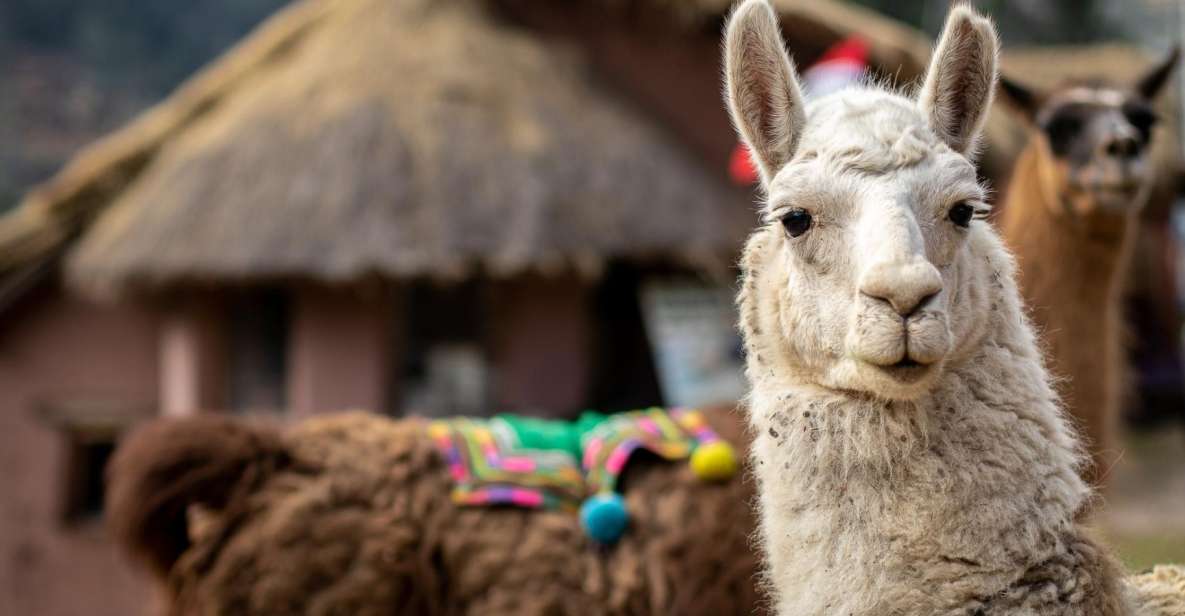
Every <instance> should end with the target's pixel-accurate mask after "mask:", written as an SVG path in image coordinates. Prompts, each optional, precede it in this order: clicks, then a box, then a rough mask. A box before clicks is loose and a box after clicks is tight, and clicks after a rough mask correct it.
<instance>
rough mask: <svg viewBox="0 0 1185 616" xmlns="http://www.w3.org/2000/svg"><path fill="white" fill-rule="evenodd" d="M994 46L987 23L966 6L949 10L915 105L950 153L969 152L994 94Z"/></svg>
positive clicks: (992, 29)
mask: <svg viewBox="0 0 1185 616" xmlns="http://www.w3.org/2000/svg"><path fill="white" fill-rule="evenodd" d="M998 52H999V42H998V40H997V38H996V28H995V26H994V25H992V22H991V20H989V19H987V18H986V17H983V16H982V15H979V14H978V13H976V12H975V10H974V9H972V8H971V7H970V6H968V5H965V4H961V5H957V6H955V7H954V8H952V9H951V11H950V15H949V16H947V18H946V25H945V26H944V27H943V29H942V36H941V38H940V39H939V41H938V46H937V47H936V48H935V49H934V56H933V57H932V58H931V59H930V68H929V69H928V70H927V72H926V81H925V83H924V84H923V85H922V90H921V93H920V94H919V97H918V103H919V104H920V105H921V107H922V111H923V112H924V113H925V114H926V117H927V119H928V120H929V122H930V127H931V128H932V129H933V130H934V132H935V133H937V134H938V137H939V138H941V139H942V140H943V141H945V142H946V144H947V145H949V146H950V147H951V149H953V150H955V151H957V152H961V153H963V154H967V155H970V154H972V153H974V151H975V146H976V143H977V141H978V139H979V134H980V131H982V130H983V124H984V121H985V120H986V119H987V112H988V109H990V108H991V104H992V98H993V95H994V94H995V90H996V77H997V68H996V67H997V55H998Z"/></svg>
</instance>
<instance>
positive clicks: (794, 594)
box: [726, 0, 1185, 616]
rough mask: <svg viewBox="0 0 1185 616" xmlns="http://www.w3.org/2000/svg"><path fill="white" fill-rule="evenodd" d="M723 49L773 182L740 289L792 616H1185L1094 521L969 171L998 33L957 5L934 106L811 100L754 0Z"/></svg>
mask: <svg viewBox="0 0 1185 616" xmlns="http://www.w3.org/2000/svg"><path fill="white" fill-rule="evenodd" d="M726 46H727V47H726V56H727V57H726V79H727V94H728V106H729V110H730V112H731V114H732V117H733V121H734V122H735V124H736V127H737V129H738V131H739V132H740V134H741V137H742V138H743V139H744V141H745V142H746V144H747V145H748V146H749V149H750V151H751V152H752V153H753V157H754V159H755V162H756V163H757V167H758V169H759V171H760V175H761V179H762V186H763V188H764V189H765V192H766V195H767V199H766V202H765V204H764V209H763V214H764V218H765V224H763V225H762V226H761V227H760V228H759V229H758V230H757V231H756V232H755V233H754V234H753V236H752V237H751V238H750V240H749V242H748V245H747V246H746V249H745V255H744V258H743V264H742V265H743V269H744V274H743V284H742V289H741V292H740V297H739V303H740V310H741V327H742V329H743V332H744V336H745V342H746V348H747V351H748V360H747V361H748V375H749V378H750V381H751V383H752V393H751V398H750V401H749V403H750V413H751V419H750V420H751V424H752V427H753V428H754V429H755V431H756V440H755V443H754V447H753V461H754V465H755V471H756V474H757V477H758V481H759V489H760V492H761V527H762V545H763V548H764V550H765V553H766V561H767V569H768V571H767V578H768V583H769V585H770V588H771V590H772V592H773V593H774V596H775V599H776V602H777V608H778V613H780V614H784V615H793V616H809V615H827V616H833V615H843V616H849V615H877V616H885V615H898V614H900V615H910V616H912V615H928V614H951V615H955V614H959V615H973V614H980V615H985V616H986V615H998V614H1009V615H1017V614H1025V615H1034V616H1050V615H1066V616H1069V615H1074V616H1084V615H1087V616H1089V615H1118V614H1142V613H1146V614H1169V613H1180V612H1174V610H1183V609H1185V602H1182V601H1180V600H1179V599H1180V595H1181V592H1185V576H1183V575H1182V574H1181V571H1180V570H1177V569H1160V570H1158V571H1157V572H1156V574H1155V576H1154V577H1155V579H1156V582H1155V584H1158V586H1156V588H1157V589H1158V591H1159V593H1158V594H1155V599H1152V598H1149V597H1151V596H1152V594H1150V593H1146V592H1133V591H1131V590H1130V586H1129V585H1128V583H1126V582H1124V581H1123V580H1122V579H1121V577H1120V574H1119V571H1118V568H1117V567H1116V566H1115V565H1114V564H1113V563H1112V560H1111V559H1110V558H1109V556H1108V555H1107V554H1106V553H1105V552H1104V551H1103V550H1102V549H1101V548H1100V547H1098V545H1097V544H1096V543H1095V542H1094V541H1093V540H1092V539H1091V538H1090V537H1088V536H1087V533H1086V532H1085V531H1084V530H1083V529H1082V528H1081V527H1080V526H1079V525H1078V524H1077V523H1076V517H1077V515H1078V513H1079V512H1080V511H1082V510H1083V508H1084V507H1085V506H1086V503H1087V501H1088V499H1089V498H1090V496H1091V492H1090V489H1089V488H1088V487H1087V486H1086V485H1085V484H1084V483H1083V481H1082V480H1081V479H1080V478H1079V476H1078V474H1077V472H1076V469H1077V467H1078V466H1079V465H1080V464H1081V463H1082V457H1081V455H1080V452H1079V449H1078V445H1077V443H1076V440H1075V437H1074V435H1073V434H1072V433H1071V431H1070V429H1069V428H1068V427H1067V424H1066V421H1065V419H1064V417H1063V415H1062V413H1061V411H1060V410H1059V406H1058V400H1057V397H1056V395H1055V393H1054V391H1053V390H1052V389H1051V387H1050V385H1049V382H1048V377H1047V374H1046V371H1045V368H1044V367H1043V365H1042V358H1041V356H1040V354H1039V352H1038V350H1037V346H1036V344H1035V342H1034V337H1033V334H1032V331H1031V330H1030V327H1029V325H1028V323H1027V322H1026V320H1025V317H1024V315H1023V311H1022V309H1021V303H1020V300H1019V299H1018V295H1017V291H1016V286H1015V283H1014V282H1013V274H1014V272H1013V269H1014V268H1013V263H1012V259H1011V258H1010V256H1009V255H1008V253H1007V251H1006V250H1005V249H1004V247H1003V246H1002V244H1001V242H1000V240H999V238H998V237H997V235H996V234H995V233H994V232H993V231H992V229H991V227H990V226H989V225H988V224H987V223H986V222H982V221H981V218H982V214H984V213H986V210H987V206H986V205H985V203H984V200H985V195H984V189H983V188H982V187H981V186H980V185H979V183H978V182H977V180H976V173H975V167H974V166H973V165H972V163H971V158H972V156H973V154H974V151H975V147H976V142H977V139H978V136H979V133H980V129H981V127H982V124H983V121H984V117H985V115H986V112H987V109H988V107H989V105H990V103H991V101H992V94H993V91H994V89H995V83H996V53H997V42H996V34H995V30H994V28H993V26H992V24H991V23H990V22H989V21H988V20H987V19H984V18H983V17H980V16H978V15H976V14H975V13H974V12H973V11H972V10H971V9H970V8H968V7H966V6H958V7H956V8H955V9H953V10H952V12H951V14H950V16H949V18H948V20H947V23H946V26H945V30H944V32H943V35H942V39H941V41H940V42H939V44H938V47H937V49H936V51H935V53H934V58H933V60H932V63H931V66H930V68H929V72H928V75H927V77H926V81H925V83H924V85H923V86H922V88H921V91H920V94H919V95H918V98H917V100H911V99H908V98H905V97H903V96H901V95H899V94H897V93H894V92H890V91H887V90H885V89H883V88H879V87H861V88H855V89H850V90H846V91H842V92H839V93H835V94H832V95H829V96H827V97H824V98H821V99H819V100H817V101H814V102H812V103H811V104H810V105H804V102H803V98H802V94H801V91H800V87H799V84H798V80H797V77H796V75H795V72H794V68H793V65H792V64H791V62H790V59H789V58H788V56H787V55H786V52H785V48H784V46H783V42H782V39H781V35H780V32H779V27H778V23H777V20H776V17H775V15H774V13H773V11H772V10H771V8H770V7H769V5H768V4H767V3H766V1H765V0H747V1H746V2H744V3H743V4H741V6H740V7H739V8H737V10H736V11H735V12H734V14H733V17H732V19H731V21H730V23H729V25H728V31H727V34H726ZM1150 577H1153V576H1145V578H1141V580H1140V583H1141V584H1142V586H1150V585H1152V584H1153V583H1152V582H1150V581H1148V580H1149V579H1150ZM1166 597H1167V598H1166Z"/></svg>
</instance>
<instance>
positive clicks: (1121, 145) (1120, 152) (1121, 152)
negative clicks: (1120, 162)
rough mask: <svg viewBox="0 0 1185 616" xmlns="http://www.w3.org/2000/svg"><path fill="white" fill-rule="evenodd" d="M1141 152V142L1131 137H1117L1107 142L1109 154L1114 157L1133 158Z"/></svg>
mask: <svg viewBox="0 0 1185 616" xmlns="http://www.w3.org/2000/svg"><path fill="white" fill-rule="evenodd" d="M1139 153H1140V142H1138V141H1136V140H1135V139H1133V138H1131V137H1122V138H1119V139H1115V140H1113V141H1111V142H1110V143H1108V144H1107V155H1108V156H1111V157H1113V158H1132V157H1134V156H1135V155H1137V154H1139Z"/></svg>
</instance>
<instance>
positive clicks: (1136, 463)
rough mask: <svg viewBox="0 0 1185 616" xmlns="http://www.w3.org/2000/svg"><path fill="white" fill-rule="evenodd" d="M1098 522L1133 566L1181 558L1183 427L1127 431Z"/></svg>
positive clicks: (1184, 533) (1184, 540) (1184, 558)
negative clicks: (1120, 456) (1136, 431)
mask: <svg viewBox="0 0 1185 616" xmlns="http://www.w3.org/2000/svg"><path fill="white" fill-rule="evenodd" d="M1112 477H1113V479H1112V482H1111V488H1110V492H1109V493H1108V495H1107V497H1106V502H1105V504H1104V506H1103V508H1102V515H1101V516H1100V518H1099V525H1100V527H1101V528H1102V530H1103V533H1104V534H1105V535H1106V536H1107V537H1109V538H1110V540H1111V544H1112V545H1113V546H1114V547H1115V549H1116V551H1117V552H1118V554H1119V556H1120V558H1122V559H1123V561H1124V563H1126V564H1127V566H1128V567H1130V568H1131V569H1132V570H1134V571H1140V570H1143V569H1146V568H1148V567H1150V566H1151V565H1153V564H1156V563H1169V562H1173V563H1185V429H1183V428H1182V427H1181V426H1180V425H1173V426H1171V427H1166V428H1162V429H1158V430H1155V431H1149V432H1139V433H1130V434H1128V436H1127V438H1126V439H1125V447H1124V451H1123V456H1122V458H1121V459H1120V461H1119V463H1118V464H1116V466H1115V469H1114V471H1113V476H1112Z"/></svg>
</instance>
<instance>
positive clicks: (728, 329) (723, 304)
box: [641, 280, 745, 407]
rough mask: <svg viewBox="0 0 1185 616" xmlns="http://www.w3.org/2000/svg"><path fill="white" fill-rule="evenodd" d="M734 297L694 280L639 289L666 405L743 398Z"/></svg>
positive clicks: (729, 290) (728, 291)
mask: <svg viewBox="0 0 1185 616" xmlns="http://www.w3.org/2000/svg"><path fill="white" fill-rule="evenodd" d="M733 294H734V291H733V289H732V288H730V287H723V286H710V285H706V284H704V283H699V282H695V281H667V280H664V281H655V282H649V283H646V284H645V285H643V287H642V290H641V301H642V314H643V318H644V319H645V321H646V331H647V334H648V335H649V337H650V348H651V350H652V352H653V354H654V363H655V366H656V368H657V369H658V378H659V384H660V386H661V387H662V393H663V398H664V399H665V400H666V403H667V404H668V405H671V406H688V407H696V406H703V405H707V404H719V403H733V402H736V401H737V400H740V398H741V397H742V396H743V395H744V394H745V378H744V373H743V370H744V360H743V358H742V351H741V339H740V335H739V334H738V332H737V330H736V320H737V319H736V309H735V308H734V306H733Z"/></svg>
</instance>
